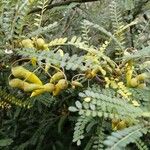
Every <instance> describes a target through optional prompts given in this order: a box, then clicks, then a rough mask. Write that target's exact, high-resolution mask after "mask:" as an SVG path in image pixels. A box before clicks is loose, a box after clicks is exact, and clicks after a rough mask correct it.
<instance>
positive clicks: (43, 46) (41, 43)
mask: <svg viewBox="0 0 150 150" xmlns="http://www.w3.org/2000/svg"><path fill="white" fill-rule="evenodd" d="M33 41H34V44H35V47H36V48H37V49H38V50H44V49H47V48H48V45H46V43H45V41H44V40H43V39H42V38H38V39H36V38H33Z"/></svg>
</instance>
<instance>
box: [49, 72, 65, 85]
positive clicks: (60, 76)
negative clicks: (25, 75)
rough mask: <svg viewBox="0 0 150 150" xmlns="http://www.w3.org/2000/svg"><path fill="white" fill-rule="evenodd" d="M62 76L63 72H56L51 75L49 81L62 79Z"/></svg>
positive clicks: (53, 81)
mask: <svg viewBox="0 0 150 150" xmlns="http://www.w3.org/2000/svg"><path fill="white" fill-rule="evenodd" d="M63 78H64V74H63V73H62V72H57V73H55V74H54V75H53V76H52V77H51V79H50V83H55V82H57V81H58V80H60V79H63Z"/></svg>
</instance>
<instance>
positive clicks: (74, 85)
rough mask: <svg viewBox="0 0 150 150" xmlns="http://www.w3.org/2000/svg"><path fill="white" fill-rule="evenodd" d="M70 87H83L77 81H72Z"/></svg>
mask: <svg viewBox="0 0 150 150" xmlns="http://www.w3.org/2000/svg"><path fill="white" fill-rule="evenodd" d="M71 85H72V87H83V85H82V84H81V83H80V82H78V81H72V82H71Z"/></svg>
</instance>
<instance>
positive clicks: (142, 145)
mask: <svg viewBox="0 0 150 150" xmlns="http://www.w3.org/2000/svg"><path fill="white" fill-rule="evenodd" d="M135 144H136V146H137V148H138V149H139V150H148V146H147V145H146V144H145V143H144V142H143V141H142V140H141V139H138V140H136V141H135Z"/></svg>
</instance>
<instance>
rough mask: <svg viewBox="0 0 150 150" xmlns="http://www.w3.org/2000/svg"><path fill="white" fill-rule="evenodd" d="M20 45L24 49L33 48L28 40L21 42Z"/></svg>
mask: <svg viewBox="0 0 150 150" xmlns="http://www.w3.org/2000/svg"><path fill="white" fill-rule="evenodd" d="M21 45H22V47H24V48H34V45H33V42H32V40H30V39H25V40H22V42H21Z"/></svg>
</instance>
